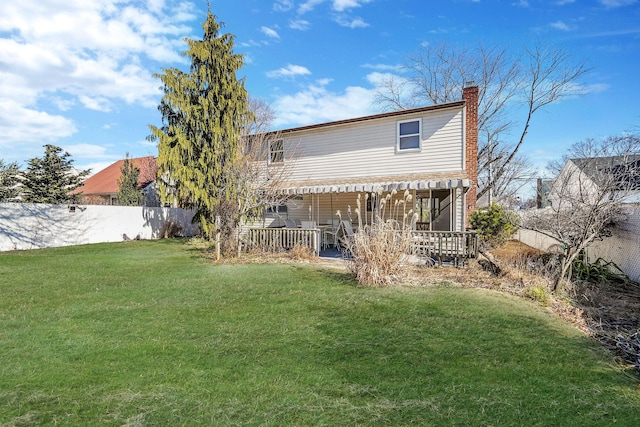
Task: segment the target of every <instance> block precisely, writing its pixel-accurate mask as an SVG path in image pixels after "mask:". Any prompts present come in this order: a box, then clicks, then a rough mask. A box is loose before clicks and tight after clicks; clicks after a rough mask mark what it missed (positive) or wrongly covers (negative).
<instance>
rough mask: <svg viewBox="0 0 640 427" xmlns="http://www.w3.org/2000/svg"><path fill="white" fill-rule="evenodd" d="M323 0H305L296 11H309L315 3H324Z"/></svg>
mask: <svg viewBox="0 0 640 427" xmlns="http://www.w3.org/2000/svg"><path fill="white" fill-rule="evenodd" d="M324 1H325V0H307V1H305V2H304V3H302V4H301V5H300V7H298V13H299V14H300V15H303V14H305V13H307V12H311V11H312V10H313V9H315V7H316V6H317V5H319V4H320V3H324Z"/></svg>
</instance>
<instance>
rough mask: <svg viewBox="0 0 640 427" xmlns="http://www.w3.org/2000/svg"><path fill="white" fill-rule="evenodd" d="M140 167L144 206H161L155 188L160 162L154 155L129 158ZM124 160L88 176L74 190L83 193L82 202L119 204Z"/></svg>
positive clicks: (139, 178) (139, 179)
mask: <svg viewBox="0 0 640 427" xmlns="http://www.w3.org/2000/svg"><path fill="white" fill-rule="evenodd" d="M129 160H130V161H131V162H133V164H134V165H135V166H136V167H137V168H138V169H140V175H139V177H138V188H139V189H140V190H142V191H143V193H144V206H159V205H160V201H159V198H158V195H157V191H156V190H155V185H154V184H155V180H156V174H157V172H158V163H157V162H156V158H155V157H154V156H147V157H137V158H134V159H129ZM123 164H124V160H118V161H117V162H115V163H113V164H111V165H109V166H107V167H106V168H105V169H103V170H101V171H100V172H97V173H96V174H94V175H92V176H90V177H89V178H87V179H86V180H85V182H84V184H83V185H82V186H80V187H78V188H77V189H75V190H74V191H73V193H75V194H77V193H82V194H81V196H80V200H79V202H80V204H85V205H117V204H118V202H117V195H118V180H119V179H120V176H122V166H123Z"/></svg>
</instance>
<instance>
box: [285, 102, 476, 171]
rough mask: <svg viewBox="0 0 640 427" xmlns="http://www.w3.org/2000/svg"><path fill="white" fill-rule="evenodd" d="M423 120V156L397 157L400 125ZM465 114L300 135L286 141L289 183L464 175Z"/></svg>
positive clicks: (386, 120)
mask: <svg viewBox="0 0 640 427" xmlns="http://www.w3.org/2000/svg"><path fill="white" fill-rule="evenodd" d="M412 118H417V119H421V120H422V135H421V150H420V151H410V152H398V151H396V138H397V122H398V121H401V120H408V119H412ZM463 141H464V128H463V110H462V108H453V109H448V110H439V111H434V112H428V113H421V114H413V115H407V116H399V117H391V118H384V119H379V120H374V121H370V122H359V123H352V124H348V125H342V126H336V127H331V128H322V129H314V130H307V131H300V132H297V133H293V134H290V135H288V136H287V137H286V138H285V146H286V147H285V150H286V153H285V161H287V162H293V167H292V168H291V173H290V177H289V179H288V180H289V181H291V182H300V181H305V180H314V181H317V180H327V179H341V178H345V179H346V178H359V177H376V176H392V175H406V174H428V173H439V172H452V171H461V170H463V169H464V166H463V151H464V142H463Z"/></svg>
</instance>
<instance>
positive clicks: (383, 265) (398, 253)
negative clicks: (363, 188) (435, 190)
mask: <svg viewBox="0 0 640 427" xmlns="http://www.w3.org/2000/svg"><path fill="white" fill-rule="evenodd" d="M396 193H397V192H396V191H395V190H394V191H392V192H391V193H390V194H388V195H387V196H386V197H384V198H382V197H381V196H382V192H378V197H379V198H380V206H379V208H378V212H376V213H372V215H371V218H370V223H367V218H366V215H363V214H362V211H361V200H360V195H358V199H357V202H356V203H357V208H356V214H357V216H358V231H357V232H356V233H355V234H354V236H353V239H351V240H347V241H345V242H344V243H345V246H346V249H347V251H348V253H349V254H350V256H351V258H350V259H349V261H348V267H349V270H350V271H351V273H352V274H353V275H354V277H355V279H356V280H357V281H358V283H359V284H360V285H362V286H388V285H391V284H392V283H393V282H395V281H398V280H401V279H402V278H404V277H405V276H406V274H407V272H408V270H407V268H406V266H407V260H408V253H409V249H410V248H411V229H412V227H411V224H412V222H413V221H414V220H415V215H414V213H413V209H411V208H410V203H411V200H412V197H411V194H410V193H409V192H408V191H406V192H405V193H404V197H403V198H402V199H401V200H400V199H396V200H393V196H394V195H395V194H396ZM366 197H368V196H365V203H366ZM391 203H393V206H391V208H390V209H388V210H387V207H388V205H390V204H391ZM399 217H401V218H402V220H401V221H399V220H398V218H399Z"/></svg>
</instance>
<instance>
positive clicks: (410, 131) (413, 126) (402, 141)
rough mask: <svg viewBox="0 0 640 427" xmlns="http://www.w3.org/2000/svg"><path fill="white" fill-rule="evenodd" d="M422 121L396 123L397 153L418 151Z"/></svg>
mask: <svg viewBox="0 0 640 427" xmlns="http://www.w3.org/2000/svg"><path fill="white" fill-rule="evenodd" d="M421 135H422V120H420V119H411V120H403V121H401V122H398V141H397V145H396V149H397V151H416V150H420V148H421V144H420V141H421V139H422V136H421Z"/></svg>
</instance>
